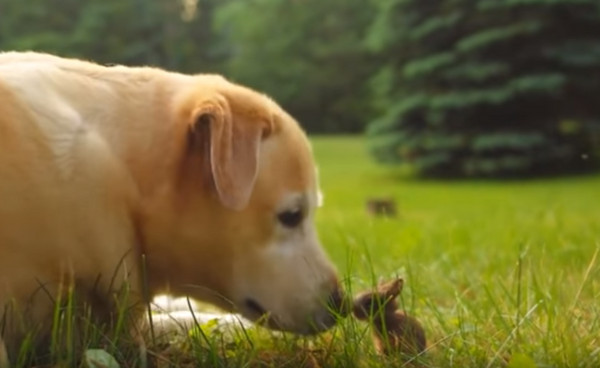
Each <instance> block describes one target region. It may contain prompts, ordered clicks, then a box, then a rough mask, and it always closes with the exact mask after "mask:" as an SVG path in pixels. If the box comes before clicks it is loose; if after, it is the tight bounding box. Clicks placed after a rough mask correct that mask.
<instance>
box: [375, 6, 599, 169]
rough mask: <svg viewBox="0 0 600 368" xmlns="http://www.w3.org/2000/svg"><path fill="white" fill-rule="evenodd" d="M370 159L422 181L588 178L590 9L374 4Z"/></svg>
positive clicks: (592, 70)
mask: <svg viewBox="0 0 600 368" xmlns="http://www.w3.org/2000/svg"><path fill="white" fill-rule="evenodd" d="M368 44H369V45H370V47H371V49H372V50H373V51H374V52H376V53H377V54H378V55H380V57H381V58H382V60H384V63H383V64H384V66H383V67H382V68H380V70H379V72H378V74H377V75H376V76H375V77H374V78H373V80H372V85H373V90H374V92H375V94H374V96H375V98H374V100H375V102H376V104H377V108H378V111H380V115H379V118H378V119H377V120H375V121H373V122H372V123H371V124H370V127H369V131H368V133H369V136H370V138H371V149H372V152H373V154H374V155H375V157H376V158H377V159H379V160H380V161H383V162H395V163H404V164H409V165H411V166H413V167H414V168H415V169H416V171H417V172H418V173H420V174H422V175H425V176H523V175H540V174H560V173H565V172H570V171H581V170H588V169H592V168H598V167H599V165H598V163H599V162H600V148H599V147H600V1H598V0H380V1H379V15H378V17H377V19H376V20H375V22H374V24H373V25H372V28H371V30H370V33H369V38H368Z"/></svg>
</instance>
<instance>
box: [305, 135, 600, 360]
mask: <svg viewBox="0 0 600 368" xmlns="http://www.w3.org/2000/svg"><path fill="white" fill-rule="evenodd" d="M313 145H314V151H315V155H316V157H317V161H318V163H319V167H320V177H321V185H322V189H323V191H324V193H325V205H324V207H323V208H322V209H321V210H320V212H319V214H318V218H317V221H318V227H319V230H320V235H321V239H322V241H323V243H324V245H325V246H326V248H327V249H328V251H329V253H330V254H331V256H332V258H333V259H334V261H335V262H336V264H337V265H338V267H339V269H340V271H341V272H342V274H343V275H345V277H346V278H347V280H348V281H349V284H351V285H352V288H353V289H354V290H357V289H361V288H365V287H369V286H370V285H372V284H373V282H375V281H376V280H377V279H378V278H380V277H382V278H389V277H393V276H394V275H400V276H403V277H404V278H405V281H406V284H405V289H404V290H405V291H404V293H403V299H402V302H403V305H404V308H405V309H406V311H407V312H409V314H413V315H414V316H416V317H417V318H418V319H419V320H420V321H421V322H422V323H423V325H424V326H425V329H426V331H427V333H428V340H429V344H430V349H429V351H428V352H427V354H426V356H425V357H424V358H423V359H421V362H422V363H423V364H424V365H425V366H437V367H486V366H506V364H507V363H509V362H510V363H509V366H510V367H524V368H525V367H535V366H538V367H599V366H600V266H599V263H600V260H598V259H597V257H596V254H597V252H598V249H599V248H600V176H587V177H572V178H563V179H551V180H539V181H538V180H530V181H510V182H493V181H446V182H434V181H425V182H424V181H414V180H404V181H403V180H400V179H399V175H397V174H395V173H394V171H393V170H392V169H390V168H384V167H380V166H376V165H374V164H373V163H372V161H371V160H370V159H369V157H368V155H367V153H366V149H365V145H364V142H363V141H362V140H361V139H360V138H354V137H315V138H313ZM370 197H392V198H394V199H395V200H396V201H397V203H398V207H399V216H398V217H397V218H394V219H386V218H373V217H371V216H369V215H368V214H367V213H366V210H365V202H366V200H367V198H370ZM363 340H364V341H363ZM360 341H361V342H363V343H364V345H368V343H369V340H368V336H366V337H365V338H364V339H360ZM369 352H370V350H369V348H367V351H366V352H365V354H369ZM363 355H364V354H363ZM365 359H368V358H365ZM376 362H380V361H378V360H372V361H371V363H373V364H375V363H376ZM383 365H385V363H384V364H383ZM392 365H395V364H392ZM400 365H401V364H400Z"/></svg>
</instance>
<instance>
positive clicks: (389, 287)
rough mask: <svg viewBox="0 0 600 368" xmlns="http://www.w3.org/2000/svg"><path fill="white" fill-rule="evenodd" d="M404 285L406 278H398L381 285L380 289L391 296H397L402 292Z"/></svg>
mask: <svg viewBox="0 0 600 368" xmlns="http://www.w3.org/2000/svg"><path fill="white" fill-rule="evenodd" d="M403 287H404V279H402V278H397V279H395V280H392V281H389V282H386V283H385V284H382V285H381V286H380V287H379V290H380V291H381V292H382V293H384V294H385V295H386V296H387V297H389V298H395V297H397V296H398V295H400V293H401V292H402V288H403Z"/></svg>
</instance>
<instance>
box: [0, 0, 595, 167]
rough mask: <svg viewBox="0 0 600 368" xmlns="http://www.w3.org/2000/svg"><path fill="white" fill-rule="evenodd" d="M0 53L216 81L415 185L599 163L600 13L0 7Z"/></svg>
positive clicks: (444, 3)
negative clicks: (410, 172) (357, 145)
mask: <svg viewBox="0 0 600 368" xmlns="http://www.w3.org/2000/svg"><path fill="white" fill-rule="evenodd" d="M0 50H39V51H47V52H52V53H56V54H60V55H64V56H74V57H81V58H87V59H92V60H95V61H97V62H100V63H119V64H129V65H135V64H150V65H156V66H161V67H165V68H168V69H173V70H179V71H182V72H186V73H199V72H217V73H222V74H225V75H226V76H228V77H229V78H230V79H233V80H234V81H237V82H240V83H243V84H246V85H249V86H251V87H253V88H256V89H259V90H262V91H264V92H266V93H268V94H270V95H272V96H273V97H274V98H275V99H276V100H277V101H278V102H279V103H280V104H281V105H282V106H284V108H286V109H287V110H288V111H290V112H291V113H292V114H293V115H294V116H295V117H297V118H298V120H299V121H300V122H301V124H302V125H303V126H304V127H305V128H306V129H307V130H308V131H309V132H312V133H334V132H335V133H339V132H344V133H345V132H362V131H364V130H365V129H366V130H367V133H368V136H369V138H370V147H371V151H372V153H373V155H374V157H375V158H377V159H378V160H379V161H381V162H391V163H396V164H398V163H400V164H406V165H409V166H411V167H413V168H414V169H415V170H416V171H417V172H418V173H420V174H423V175H429V176H507V175H519V176H520V175H524V174H546V173H561V172H567V171H580V170H588V169H592V168H597V167H598V162H600V152H599V151H600V149H599V146H600V103H598V102H596V99H597V98H598V97H597V96H600V1H598V0H327V1H323V0H29V1H22V0H0Z"/></svg>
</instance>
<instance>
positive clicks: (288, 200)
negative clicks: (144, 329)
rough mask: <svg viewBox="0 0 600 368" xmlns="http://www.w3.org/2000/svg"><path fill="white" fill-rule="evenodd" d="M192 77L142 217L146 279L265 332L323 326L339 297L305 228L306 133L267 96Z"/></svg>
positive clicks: (310, 171)
mask: <svg viewBox="0 0 600 368" xmlns="http://www.w3.org/2000/svg"><path fill="white" fill-rule="evenodd" d="M198 80H199V81H198V84H197V85H195V86H194V87H193V88H191V89H190V90H188V91H186V92H185V93H182V94H181V96H179V99H178V101H177V103H176V104H175V106H176V112H175V115H176V116H177V119H176V120H177V123H176V124H179V125H180V126H183V127H184V129H182V133H181V135H182V138H181V144H182V145H183V146H184V148H183V149H182V151H181V158H180V159H178V162H179V163H180V166H179V168H178V170H177V175H176V176H177V178H176V180H175V181H174V183H173V185H172V189H171V190H170V191H168V190H167V191H166V192H165V195H164V196H163V197H162V199H161V200H158V204H156V205H152V206H150V208H148V209H147V211H146V213H147V214H149V217H150V219H149V221H148V222H147V225H146V233H147V237H148V241H147V243H148V244H147V248H148V249H147V253H148V262H149V270H150V277H151V278H152V280H151V281H152V283H153V284H155V287H156V288H160V287H162V285H161V284H162V283H168V284H169V288H170V290H169V291H170V292H173V293H176V294H185V295H189V296H190V297H195V298H198V299H200V300H205V301H209V302H212V303H214V304H217V305H219V306H221V307H223V308H226V309H230V310H235V311H238V312H240V313H241V314H242V315H244V316H245V317H247V318H249V319H252V320H255V321H256V320H262V321H264V323H265V324H266V325H267V326H269V327H271V328H275V329H280V330H286V331H292V332H296V333H306V334H308V333H315V332H318V331H321V330H324V329H326V328H328V327H330V326H332V325H333V324H334V323H335V319H336V318H335V317H334V315H335V314H336V313H338V312H340V310H341V304H342V299H343V297H342V293H341V291H340V288H339V283H338V280H337V277H336V271H335V269H334V267H333V265H332V264H331V262H330V261H329V259H328V258H327V256H326V254H325V253H324V251H323V249H322V247H321V244H320V243H319V240H318V237H317V232H316V230H315V225H314V221H313V220H314V215H315V211H316V209H317V206H318V202H319V188H318V180H317V175H316V169H315V164H314V162H313V158H312V153H311V149H310V145H309V142H308V140H307V138H306V136H305V134H304V133H303V131H302V130H301V128H300V127H299V126H298V124H297V123H296V122H295V121H294V120H293V119H292V118H291V117H290V116H289V115H288V114H286V113H285V112H284V111H283V110H282V109H281V108H280V107H279V106H277V105H276V104H275V103H274V102H273V101H271V100H270V99H269V98H267V97H266V96H263V95H261V94H258V93H256V92H253V91H251V90H249V89H247V88H244V87H240V86H237V85H233V84H231V83H229V82H227V81H225V80H223V79H221V78H217V77H208V76H207V77H198ZM156 275H158V276H156Z"/></svg>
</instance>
